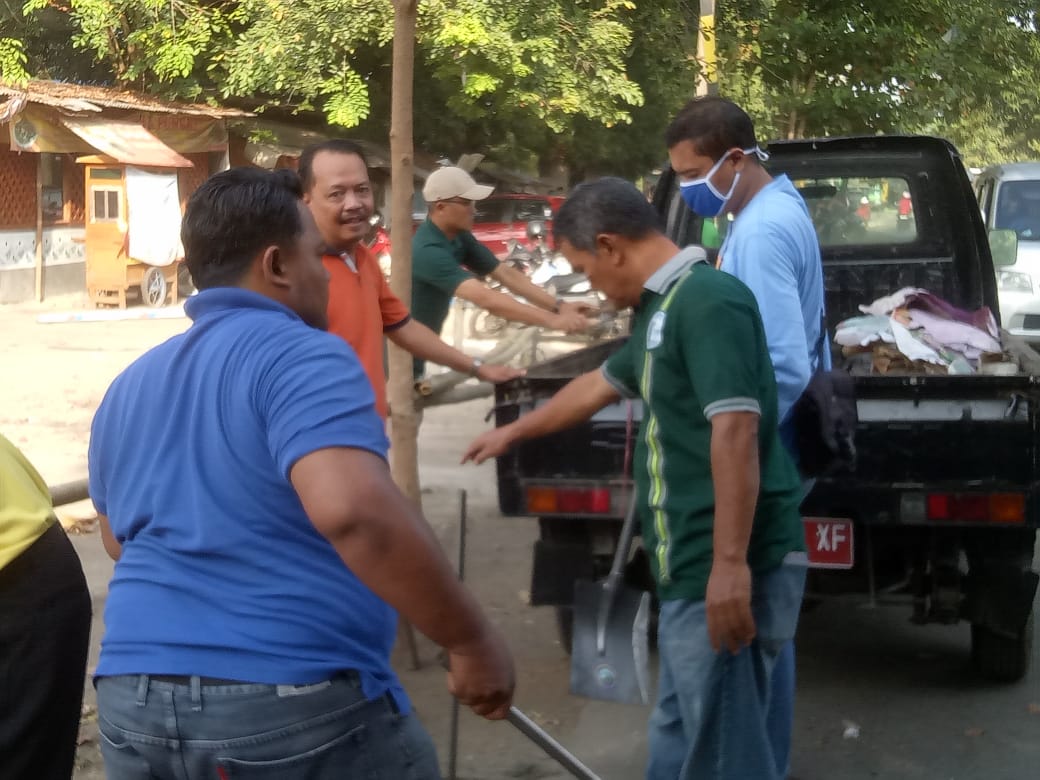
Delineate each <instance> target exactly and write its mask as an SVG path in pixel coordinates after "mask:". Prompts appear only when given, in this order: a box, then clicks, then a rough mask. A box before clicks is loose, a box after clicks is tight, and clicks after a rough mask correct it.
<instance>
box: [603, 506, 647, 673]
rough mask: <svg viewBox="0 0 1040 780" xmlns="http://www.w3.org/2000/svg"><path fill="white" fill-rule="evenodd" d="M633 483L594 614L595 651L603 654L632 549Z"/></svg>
mask: <svg viewBox="0 0 1040 780" xmlns="http://www.w3.org/2000/svg"><path fill="white" fill-rule="evenodd" d="M638 498H639V497H638V494H637V493H636V489H635V485H633V486H632V497H631V498H630V499H629V502H628V510H627V511H626V513H625V522H624V523H622V524H621V533H620V535H619V536H618V543H617V549H616V550H615V551H614V561H613V563H611V564H610V573H609V574H607V581H606V583H605V584H604V586H603V596H602V598H601V599H600V603H599V614H598V615H597V616H596V651H597V652H598V653H599V654H600V655H603V654H604V653H605V652H606V647H607V621H608V620H609V619H610V610H611V609H613V607H614V597H615V595H616V594H617V592H618V587H619V586H620V585H621V576H622V571H623V569H624V568H625V563H626V562H627V561H628V554H629V552H630V551H631V549H632V538H633V537H634V536H635V534H636V502H637V501H638Z"/></svg>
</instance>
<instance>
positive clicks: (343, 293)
mask: <svg viewBox="0 0 1040 780" xmlns="http://www.w3.org/2000/svg"><path fill="white" fill-rule="evenodd" d="M299 173H300V179H301V181H302V183H303V192H304V196H303V199H304V202H305V203H306V204H307V206H308V207H309V208H310V210H311V214H313V215H314V221H315V222H316V223H317V225H318V230H320V231H321V235H322V238H323V239H324V240H325V244H326V247H327V248H326V254H325V256H324V258H323V262H324V264H325V268H326V269H327V270H328V272H329V312H328V313H329V332H330V333H335V334H336V335H337V336H339V337H340V338H342V339H344V340H345V341H346V342H347V343H348V344H350V346H352V347H353V348H354V351H355V352H356V353H357V356H358V358H359V359H360V360H361V364H362V365H363V366H364V368H365V372H366V373H367V374H368V378H369V381H371V383H372V389H373V390H374V391H375V394H376V408H377V409H378V410H379V413H380V414H381V415H383V417H386V414H387V403H386V371H385V368H384V361H383V336H384V335H385V336H386V337H387V338H389V339H390V340H391V341H393V342H394V343H395V344H397V346H399V347H401V348H402V349H404V350H406V351H408V352H410V353H411V354H412V355H414V356H415V357H417V358H420V359H422V360H430V361H433V362H434V363H438V364H440V365H442V366H447V367H448V368H451V369H453V370H455V371H460V372H462V373H469V374H472V375H473V376H475V377H477V378H478V379H481V380H483V381H486V382H505V381H507V380H509V379H513V378H515V377H517V376H520V375H521V374H522V373H523V372H522V371H520V370H518V369H514V368H510V367H509V366H492V365H485V364H484V362H483V361H482V360H480V358H472V357H469V356H467V355H465V354H463V353H462V352H459V351H458V350H457V349H455V348H454V347H452V346H449V345H448V344H445V343H444V342H443V341H441V339H440V336H438V335H437V334H436V333H434V332H433V331H432V330H430V329H429V328H427V327H426V326H425V325H423V324H421V323H419V322H417V321H415V320H413V319H412V318H411V315H410V314H409V312H408V307H407V306H405V305H404V304H403V303H402V302H401V300H400V299H399V298H398V297H397V296H396V295H394V294H393V293H392V292H391V291H390V286H389V285H388V284H387V283H386V279H385V278H384V277H383V272H382V271H381V270H380V268H379V261H378V260H377V259H376V258H375V257H373V256H372V254H371V252H369V250H368V247H366V246H365V245H364V243H363V242H362V239H363V238H364V237H365V235H366V234H367V233H368V230H369V227H370V225H369V218H370V217H371V216H372V213H373V211H374V210H375V198H374V197H373V194H372V185H371V183H370V182H369V179H368V164H367V163H366V161H365V154H364V151H363V150H362V148H361V147H360V146H358V145H357V144H355V143H353V142H352V141H346V140H342V139H333V140H330V141H325V142H323V143H320V144H314V145H312V146H308V147H307V148H306V149H304V150H303V153H302V154H301V155H300V163H299Z"/></svg>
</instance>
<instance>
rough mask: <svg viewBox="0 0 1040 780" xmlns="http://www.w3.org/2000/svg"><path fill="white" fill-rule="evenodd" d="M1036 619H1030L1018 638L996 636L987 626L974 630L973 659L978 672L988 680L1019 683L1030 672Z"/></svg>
mask: <svg viewBox="0 0 1040 780" xmlns="http://www.w3.org/2000/svg"><path fill="white" fill-rule="evenodd" d="M1033 633H1034V618H1033V614H1030V615H1029V620H1028V621H1026V626H1025V628H1024V629H1023V631H1022V633H1021V634H1020V635H1019V636H1017V637H1009V636H1005V635H1003V634H997V633H995V632H994V631H993V630H992V629H989V628H987V627H986V626H983V625H979V624H978V623H973V624H972V626H971V658H972V662H973V663H974V665H975V669H976V670H977V671H978V673H979V674H980V675H982V676H983V677H984V678H986V679H987V680H993V681H994V682H1007V683H1011V682H1018V681H1019V680H1021V679H1022V678H1023V677H1024V676H1025V674H1026V672H1027V671H1029V659H1030V656H1031V655H1032V651H1033Z"/></svg>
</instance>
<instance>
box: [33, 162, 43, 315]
mask: <svg viewBox="0 0 1040 780" xmlns="http://www.w3.org/2000/svg"><path fill="white" fill-rule="evenodd" d="M35 265H36V301H37V303H39V302H40V301H42V300H43V153H42V152H41V153H40V154H38V155H36V263H35Z"/></svg>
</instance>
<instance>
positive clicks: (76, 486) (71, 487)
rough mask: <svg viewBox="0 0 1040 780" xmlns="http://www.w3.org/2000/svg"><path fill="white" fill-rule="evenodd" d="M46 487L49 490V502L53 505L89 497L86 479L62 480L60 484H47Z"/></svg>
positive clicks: (83, 499)
mask: <svg viewBox="0 0 1040 780" xmlns="http://www.w3.org/2000/svg"><path fill="white" fill-rule="evenodd" d="M47 489H48V490H49V491H50V492H51V502H52V503H53V504H54V506H63V505H65V504H74V503H76V502H77V501H85V500H86V499H88V498H90V489H89V487H88V483H87V480H86V479H77V480H76V481H75V482H63V483H62V484H60V485H54V486H48V487H47Z"/></svg>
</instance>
